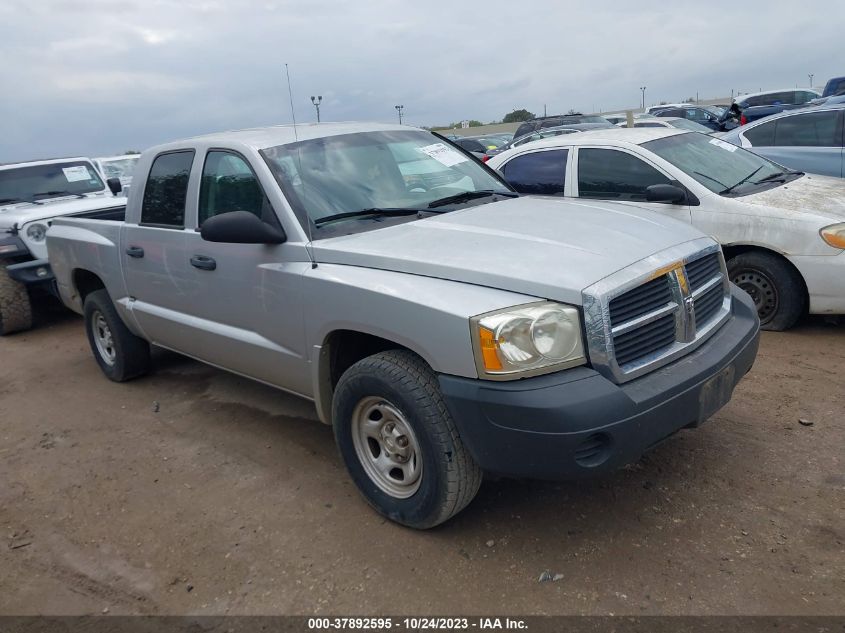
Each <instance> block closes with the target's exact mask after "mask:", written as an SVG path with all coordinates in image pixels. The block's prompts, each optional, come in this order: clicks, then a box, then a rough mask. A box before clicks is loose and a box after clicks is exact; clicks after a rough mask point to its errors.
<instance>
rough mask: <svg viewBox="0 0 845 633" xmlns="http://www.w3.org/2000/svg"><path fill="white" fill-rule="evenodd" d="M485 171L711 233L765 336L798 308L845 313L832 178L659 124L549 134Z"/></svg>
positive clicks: (838, 200)
mask: <svg viewBox="0 0 845 633" xmlns="http://www.w3.org/2000/svg"><path fill="white" fill-rule="evenodd" d="M487 164H488V166H490V167H492V168H494V169H496V170H498V171H499V172H500V173H502V174H503V175H504V177H505V179H506V180H507V181H508V182H509V184H510V185H511V186H512V187H513V188H514V189H516V190H517V191H518V192H521V193H534V194H537V193H542V194H543V195H556V196H563V197H567V198H589V199H592V200H613V201H616V202H622V203H624V204H627V205H630V206H632V207H635V208H636V207H642V208H646V209H650V210H652V211H657V212H658V213H662V214H664V215H666V216H668V217H671V218H675V219H678V220H683V221H685V222H689V223H691V224H692V225H693V226H695V227H696V228H698V229H700V230H701V231H703V232H704V233H707V234H708V235H712V236H713V237H715V238H716V239H717V240H718V241H719V242H721V244H722V248H723V249H724V251H725V257H726V259H727V269H728V273H729V276H730V279H731V281H733V282H734V283H735V284H737V285H738V286H739V287H740V288H742V289H743V290H745V291H746V292H748V294H750V295H751V297H752V299H753V300H754V304H755V305H756V306H757V313H758V315H759V317H760V321H761V323H762V326H763V327H764V328H765V329H769V330H784V329H787V328H789V327H791V326H792V325H793V324H794V323H795V322H796V321H797V320H798V318H799V317H800V316H801V315H802V314H804V313H805V312H809V313H811V314H845V182H843V181H842V180H840V179H838V178H828V177H825V176H816V175H807V174H804V173H803V172H800V171H793V170H790V169H788V168H785V167H783V166H781V165H778V164H777V163H774V162H772V161H770V160H768V159H767V158H763V157H762V156H758V155H757V154H753V153H752V152H750V151H748V150H745V149H742V148H741V147H738V146H736V145H732V144H731V143H727V142H725V141H723V140H721V139H719V138H713V137H710V136H706V135H704V134H696V133H693V132H684V131H682V130H670V129H668V128H663V129H657V128H644V129H643V128H641V129H623V128H615V129H613V130H597V131H591V132H582V133H580V134H570V135H568V136H558V137H556V138H550V139H544V140H541V141H536V142H534V143H531V144H528V145H525V146H523V147H518V148H516V149H513V150H511V151H509V152H504V153H502V154H499V155H498V156H495V157H493V158H491V159H490V161H488V163H487ZM609 239H612V238H609ZM698 274H699V272H698V271H696V272H693V273H692V276H693V277H696V276H697V275H698ZM705 309H706V308H704V307H703V306H702V307H701V308H699V307H698V306H696V307H695V311H696V312H697V313H698V312H699V310H705Z"/></svg>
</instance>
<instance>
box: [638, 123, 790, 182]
mask: <svg viewBox="0 0 845 633" xmlns="http://www.w3.org/2000/svg"><path fill="white" fill-rule="evenodd" d="M642 147H644V148H645V149H647V150H649V151H651V152H654V153H655V154H657V155H658V156H660V157H661V158H663V159H664V160H667V161H669V162H670V163H672V164H673V165H674V166H675V167H677V168H678V169H680V170H681V171H683V172H684V173H686V174H687V175H689V176H691V177H692V178H695V179H696V180H697V181H698V182H700V183H701V184H702V185H704V186H705V187H707V188H708V189H709V190H710V191H714V192H716V193H718V194H725V195H729V194H730V195H734V196H736V195H744V194H748V193H752V192H754V191H759V189H760V187H772V186H777V185H779V184H783V182H784V180H774V178H775V177H776V176H781V175H783V177H784V179H790V178H794V177H795V176H796V175H797V174H792V173H786V174H785V173H784V169H783V167H781V166H780V165H777V164H776V163H773V162H772V161H770V160H766V159H765V158H763V157H761V156H758V155H757V154H752V153H751V152H749V151H747V150H744V149H742V148H741V147H738V146H736V145H732V144H730V143H728V142H726V141H722V140H720V139H718V138H713V137H710V136H705V135H704V134H696V133H687V134H678V135H677V136H667V137H665V138H660V139H656V140H654V141H648V142H647V143H643V144H642ZM750 174H753V177H751V178H749V175H750Z"/></svg>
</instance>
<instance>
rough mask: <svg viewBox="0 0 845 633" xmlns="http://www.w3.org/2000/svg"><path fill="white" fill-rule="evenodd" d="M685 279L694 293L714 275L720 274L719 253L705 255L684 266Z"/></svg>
mask: <svg viewBox="0 0 845 633" xmlns="http://www.w3.org/2000/svg"><path fill="white" fill-rule="evenodd" d="M686 269H687V279H688V280H689V286H690V289H691V290H692V291H695V290H697V289H699V288H701V286H703V285H704V284H706V283H707V282H708V281H710V280H711V279H713V277H715V276H716V275H721V274H722V264H721V263H720V262H719V253H713V254H712V255H705V256H704V257H701V258H700V259H696V260H694V261H691V262H689V263H688V264H687V266H686Z"/></svg>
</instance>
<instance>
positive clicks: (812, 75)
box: [807, 73, 815, 90]
mask: <svg viewBox="0 0 845 633" xmlns="http://www.w3.org/2000/svg"><path fill="white" fill-rule="evenodd" d="M807 76H808V77H809V78H810V90H812V89H813V77H815V75H814V74H813V73H809V74H808V75H807Z"/></svg>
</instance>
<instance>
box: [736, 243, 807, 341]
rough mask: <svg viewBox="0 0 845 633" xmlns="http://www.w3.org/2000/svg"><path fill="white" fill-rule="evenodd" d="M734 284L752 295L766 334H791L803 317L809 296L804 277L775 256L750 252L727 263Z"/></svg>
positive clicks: (761, 325)
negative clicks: (782, 332)
mask: <svg viewBox="0 0 845 633" xmlns="http://www.w3.org/2000/svg"><path fill="white" fill-rule="evenodd" d="M727 264H728V275H729V276H730V278H731V281H732V282H733V283H735V284H736V285H737V286H739V287H740V288H742V289H743V290H744V291H745V292H747V293H748V294H749V295H751V298H752V299H753V300H754V305H755V307H756V308H757V316H759V317H760V327H761V328H762V329H764V330H773V331H776V332H780V331H783V330H788V329H789V328H791V327H792V326H793V325H795V322H796V321H798V319H799V318H801V315H802V314H804V310H805V309H806V303H807V299H806V297H807V295H806V291H805V288H804V282H803V280H802V279H801V275H799V274H798V272H797V271H796V270H795V269H794V268H793V267H792V266H790V264H789V263H788V262H787V261H786V260H784V259H782V258H781V257H778V256H776V255H771V254H769V253H761V252H757V251H750V252H747V253H742V254H740V255H737V256H736V257H734V258H732V259H730V260H729V261H728V263H727Z"/></svg>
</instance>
